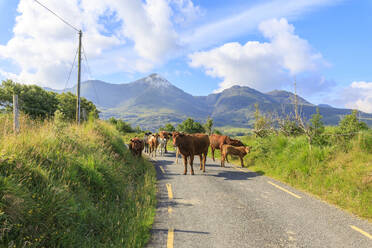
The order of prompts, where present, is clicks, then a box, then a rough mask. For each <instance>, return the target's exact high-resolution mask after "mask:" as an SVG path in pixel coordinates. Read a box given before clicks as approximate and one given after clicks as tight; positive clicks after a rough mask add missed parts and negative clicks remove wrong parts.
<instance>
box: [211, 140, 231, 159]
mask: <svg viewBox="0 0 372 248" xmlns="http://www.w3.org/2000/svg"><path fill="white" fill-rule="evenodd" d="M209 142H210V144H211V151H212V159H213V161H215V160H214V150H215V149H218V150H220V149H221V146H222V145H223V144H228V143H229V142H230V137H229V136H226V135H219V134H211V135H210V136H209Z"/></svg>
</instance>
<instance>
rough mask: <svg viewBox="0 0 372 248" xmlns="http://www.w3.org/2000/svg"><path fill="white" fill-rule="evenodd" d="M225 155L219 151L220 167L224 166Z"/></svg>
mask: <svg viewBox="0 0 372 248" xmlns="http://www.w3.org/2000/svg"><path fill="white" fill-rule="evenodd" d="M225 157H226V155H225V154H223V153H221V167H225Z"/></svg>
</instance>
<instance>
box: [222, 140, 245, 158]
mask: <svg viewBox="0 0 372 248" xmlns="http://www.w3.org/2000/svg"><path fill="white" fill-rule="evenodd" d="M227 144H228V145H232V146H245V145H244V144H243V142H241V141H240V140H238V139H232V138H230V141H227ZM226 161H227V162H229V159H228V156H226Z"/></svg>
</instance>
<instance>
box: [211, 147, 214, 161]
mask: <svg viewBox="0 0 372 248" xmlns="http://www.w3.org/2000/svg"><path fill="white" fill-rule="evenodd" d="M211 151H212V159H213V161H214V147H213V146H211Z"/></svg>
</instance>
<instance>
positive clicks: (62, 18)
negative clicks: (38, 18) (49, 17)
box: [34, 0, 80, 32]
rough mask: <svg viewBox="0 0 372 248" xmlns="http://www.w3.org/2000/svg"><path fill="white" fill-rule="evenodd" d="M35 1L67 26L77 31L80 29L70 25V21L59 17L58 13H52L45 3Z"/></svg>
mask: <svg viewBox="0 0 372 248" xmlns="http://www.w3.org/2000/svg"><path fill="white" fill-rule="evenodd" d="M34 1H35V2H36V3H38V4H39V5H41V6H42V7H44V8H45V9H46V10H48V11H49V12H51V13H52V14H53V15H55V16H56V17H58V18H59V19H60V20H61V21H63V22H64V23H65V24H67V25H68V26H70V27H71V28H73V29H75V30H76V31H77V32H79V31H80V30H79V29H77V28H75V27H74V26H72V25H71V24H70V23H68V22H67V21H65V20H63V18H62V17H60V16H59V15H57V14H56V13H54V12H53V11H52V10H50V9H49V8H48V7H46V6H45V5H43V4H42V3H40V2H39V1H38V0H34Z"/></svg>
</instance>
